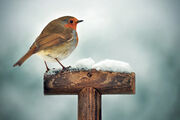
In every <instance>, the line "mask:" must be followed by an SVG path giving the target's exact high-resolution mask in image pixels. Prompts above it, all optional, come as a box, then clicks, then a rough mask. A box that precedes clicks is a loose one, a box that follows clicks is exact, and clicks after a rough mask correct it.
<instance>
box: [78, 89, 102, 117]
mask: <svg viewBox="0 0 180 120" xmlns="http://www.w3.org/2000/svg"><path fill="white" fill-rule="evenodd" d="M78 120H101V94H100V93H99V92H98V91H97V90H96V89H95V88H92V87H86V88H83V89H82V90H81V91H80V93H79V94H78Z"/></svg>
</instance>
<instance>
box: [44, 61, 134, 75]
mask: <svg viewBox="0 0 180 120" xmlns="http://www.w3.org/2000/svg"><path fill="white" fill-rule="evenodd" d="M89 69H96V70H98V71H99V70H102V71H111V72H121V73H131V72H133V69H132V68H131V66H130V65H129V64H128V63H127V62H122V61H117V60H110V59H106V60H103V61H100V62H98V63H95V61H94V60H93V59H92V58H84V59H81V60H78V61H77V62H76V63H75V65H73V66H72V67H70V68H69V70H70V71H77V70H89ZM60 70H62V69H51V70H49V71H48V72H46V75H55V74H57V73H59V71H60Z"/></svg>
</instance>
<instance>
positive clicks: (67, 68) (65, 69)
mask: <svg viewBox="0 0 180 120" xmlns="http://www.w3.org/2000/svg"><path fill="white" fill-rule="evenodd" d="M69 68H71V66H68V67H63V69H62V71H68V70H69Z"/></svg>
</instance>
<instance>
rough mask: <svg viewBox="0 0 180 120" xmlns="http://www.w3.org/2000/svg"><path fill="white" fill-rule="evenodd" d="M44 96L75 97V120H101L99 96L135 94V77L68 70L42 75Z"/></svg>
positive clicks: (92, 70) (102, 72)
mask: <svg viewBox="0 0 180 120" xmlns="http://www.w3.org/2000/svg"><path fill="white" fill-rule="evenodd" d="M44 94H45V95H78V120H101V95H103V94H135V73H134V72H132V73H120V72H108V71H97V70H95V69H91V70H83V69H81V70H78V69H70V70H66V71H59V72H58V73H56V74H55V75H50V74H49V75H48V74H46V73H45V74H44Z"/></svg>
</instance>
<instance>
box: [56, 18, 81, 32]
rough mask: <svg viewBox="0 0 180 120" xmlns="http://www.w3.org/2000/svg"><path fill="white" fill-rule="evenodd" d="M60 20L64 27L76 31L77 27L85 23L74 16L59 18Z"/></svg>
mask: <svg viewBox="0 0 180 120" xmlns="http://www.w3.org/2000/svg"><path fill="white" fill-rule="evenodd" d="M59 20H60V21H61V23H62V24H63V25H64V27H66V28H72V29H74V30H76V26H77V24H78V23H80V22H83V20H78V19H77V18H75V17H72V16H64V17H61V18H59Z"/></svg>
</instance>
